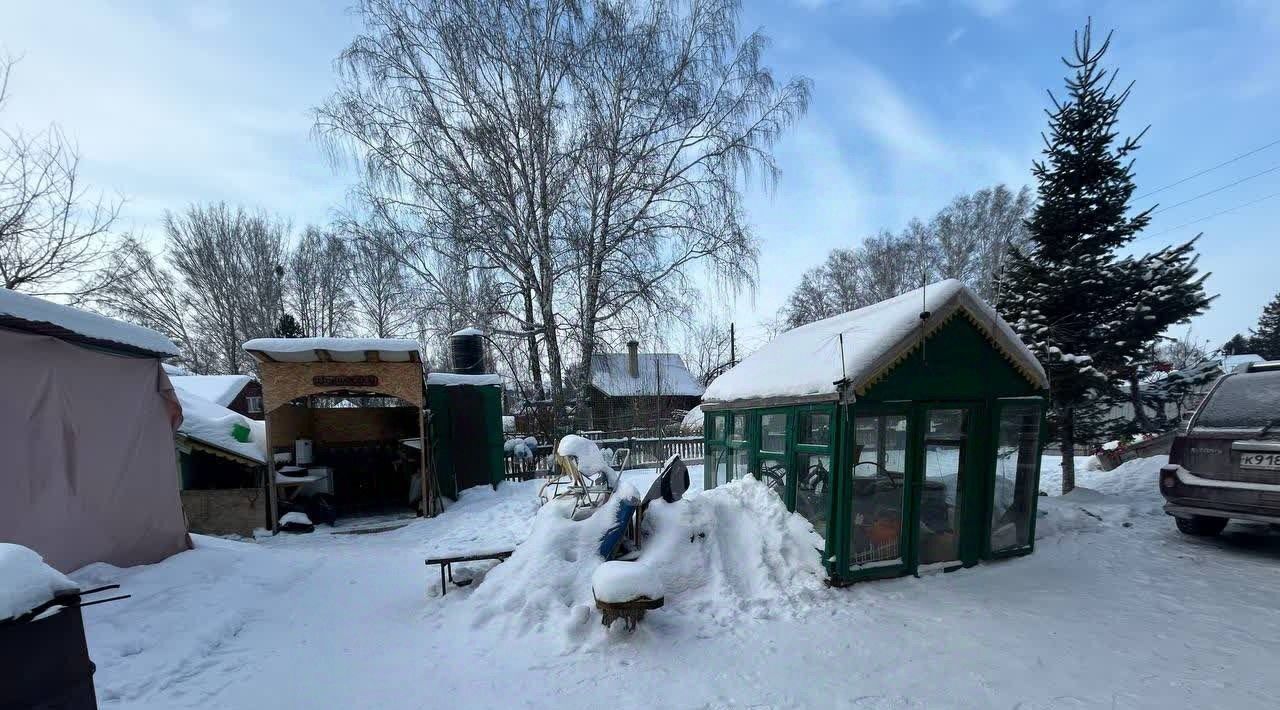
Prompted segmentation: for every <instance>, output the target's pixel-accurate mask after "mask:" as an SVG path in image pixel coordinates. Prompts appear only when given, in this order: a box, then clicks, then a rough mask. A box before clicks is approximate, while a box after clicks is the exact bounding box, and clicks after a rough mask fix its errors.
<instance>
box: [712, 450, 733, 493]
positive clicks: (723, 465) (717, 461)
mask: <svg viewBox="0 0 1280 710" xmlns="http://www.w3.org/2000/svg"><path fill="white" fill-rule="evenodd" d="M732 454H733V452H732V450H730V449H725V448H715V449H712V452H711V457H710V458H711V465H712V466H714V467H715V478H714V479H713V480H714V481H715V485H717V486H720V485H724V484H725V483H728V482H729V471H730V469H729V466H730V458H731V456H732Z"/></svg>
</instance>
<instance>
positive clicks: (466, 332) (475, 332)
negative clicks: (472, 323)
mask: <svg viewBox="0 0 1280 710" xmlns="http://www.w3.org/2000/svg"><path fill="white" fill-rule="evenodd" d="M454 335H464V336H465V335H484V331H483V330H480V329H479V328H463V329H462V330H460V331H458V332H456V333H454Z"/></svg>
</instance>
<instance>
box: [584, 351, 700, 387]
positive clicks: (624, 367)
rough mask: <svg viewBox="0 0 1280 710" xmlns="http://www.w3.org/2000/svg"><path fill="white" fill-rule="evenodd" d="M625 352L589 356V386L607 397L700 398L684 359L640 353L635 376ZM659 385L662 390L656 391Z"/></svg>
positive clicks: (670, 354) (672, 354)
mask: <svg viewBox="0 0 1280 710" xmlns="http://www.w3.org/2000/svg"><path fill="white" fill-rule="evenodd" d="M627 357H628V356H627V353H597V354H595V355H592V356H591V385H592V386H593V387H595V388H596V389H598V390H600V391H601V392H602V393H604V394H605V395H607V396H609V397H642V396H653V395H657V394H661V395H663V396H667V397H686V396H687V397H700V396H702V385H701V384H699V383H698V380H697V378H695V377H694V376H693V373H691V372H689V368H687V367H685V365H684V359H683V358H681V357H680V356H679V355H676V354H675V353H640V354H639V356H638V358H639V365H640V368H639V369H640V374H639V377H632V376H631V370H630V367H629V366H628V363H627ZM659 384H661V387H662V391H661V392H659V391H658V387H659Z"/></svg>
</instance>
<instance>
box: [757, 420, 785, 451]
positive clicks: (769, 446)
mask: <svg viewBox="0 0 1280 710" xmlns="http://www.w3.org/2000/svg"><path fill="white" fill-rule="evenodd" d="M760 450H761V451H773V452H777V453H782V452H784V451H786V450H787V415H786V414H762V415H760Z"/></svg>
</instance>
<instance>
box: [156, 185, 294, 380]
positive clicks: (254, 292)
mask: <svg viewBox="0 0 1280 710" xmlns="http://www.w3.org/2000/svg"><path fill="white" fill-rule="evenodd" d="M164 229H165V235H166V237H167V241H168V249H169V251H168V258H169V262H170V264H171V266H172V267H173V269H174V271H175V272H176V273H177V275H178V276H179V277H180V278H181V279H182V281H183V282H184V283H185V286H186V299H187V305H188V307H189V308H190V309H191V311H192V316H191V318H192V322H193V323H194V324H195V325H194V330H195V334H194V335H195V337H197V338H199V339H201V340H203V341H204V342H205V343H207V344H208V347H209V348H210V350H211V351H212V352H213V353H214V360H215V362H214V363H212V364H211V366H210V369H212V370H214V371H218V372H229V373H234V372H247V371H249V370H250V369H251V368H252V362H251V361H250V359H249V358H248V357H247V356H246V355H245V353H244V352H243V350H241V347H240V346H241V345H242V344H243V343H244V341H246V340H249V339H251V338H257V337H265V336H270V335H272V334H274V331H275V327H276V324H277V323H278V322H279V320H280V316H281V314H282V313H283V308H282V306H283V295H284V272H285V269H284V260H285V243H286V239H287V234H288V225H287V223H285V222H283V221H281V220H278V219H275V218H272V217H270V216H269V215H266V214H250V213H248V212H246V211H245V210H244V209H243V208H235V209H233V208H231V207H228V206H227V205H226V204H224V203H218V204H214V205H207V206H201V205H192V206H191V207H190V208H188V209H187V211H186V212H185V213H183V214H174V213H172V212H170V213H166V214H165V217H164Z"/></svg>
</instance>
